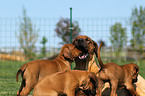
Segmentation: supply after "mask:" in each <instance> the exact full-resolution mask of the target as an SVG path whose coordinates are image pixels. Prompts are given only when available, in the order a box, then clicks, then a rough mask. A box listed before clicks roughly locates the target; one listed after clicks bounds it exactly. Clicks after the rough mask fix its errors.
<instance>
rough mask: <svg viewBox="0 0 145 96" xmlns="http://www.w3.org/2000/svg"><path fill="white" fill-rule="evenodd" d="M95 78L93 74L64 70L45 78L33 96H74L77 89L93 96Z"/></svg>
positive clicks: (95, 85)
mask: <svg viewBox="0 0 145 96" xmlns="http://www.w3.org/2000/svg"><path fill="white" fill-rule="evenodd" d="M96 87H97V77H96V74H95V73H92V72H87V71H79V70H66V71H62V72H57V73H54V74H51V75H47V76H45V77H44V78H43V79H42V80H40V81H39V82H38V83H37V84H36V86H35V88H34V91H33V96H58V95H60V94H61V95H62V94H65V95H67V96H76V94H75V91H77V90H78V89H79V88H81V89H82V90H86V91H89V92H90V95H88V96H95V94H96Z"/></svg>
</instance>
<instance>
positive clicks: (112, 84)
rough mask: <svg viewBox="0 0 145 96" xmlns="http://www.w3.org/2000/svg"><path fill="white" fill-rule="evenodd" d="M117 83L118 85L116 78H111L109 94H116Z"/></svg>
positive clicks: (115, 95)
mask: <svg viewBox="0 0 145 96" xmlns="http://www.w3.org/2000/svg"><path fill="white" fill-rule="evenodd" d="M117 85H118V80H113V81H111V82H110V86H111V94H110V96H117V94H116V90H117Z"/></svg>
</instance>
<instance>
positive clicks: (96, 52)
mask: <svg viewBox="0 0 145 96" xmlns="http://www.w3.org/2000/svg"><path fill="white" fill-rule="evenodd" d="M93 44H94V52H95V54H96V57H97V58H98V44H97V43H96V42H95V41H93Z"/></svg>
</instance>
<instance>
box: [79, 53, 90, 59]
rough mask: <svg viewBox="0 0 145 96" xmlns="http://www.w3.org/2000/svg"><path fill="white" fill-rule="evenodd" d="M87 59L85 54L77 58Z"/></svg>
mask: <svg viewBox="0 0 145 96" xmlns="http://www.w3.org/2000/svg"><path fill="white" fill-rule="evenodd" d="M87 57H88V53H87V54H81V56H79V59H86V58H87Z"/></svg>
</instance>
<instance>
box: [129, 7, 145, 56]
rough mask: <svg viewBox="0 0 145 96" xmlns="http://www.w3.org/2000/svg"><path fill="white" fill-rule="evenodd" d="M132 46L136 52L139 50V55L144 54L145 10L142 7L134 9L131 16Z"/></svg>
mask: <svg viewBox="0 0 145 96" xmlns="http://www.w3.org/2000/svg"><path fill="white" fill-rule="evenodd" d="M131 26H132V29H131V32H132V39H131V46H132V47H133V48H134V50H136V49H139V53H140V54H142V53H143V47H144V44H145V8H142V6H141V7H140V9H139V10H138V9H137V8H135V9H133V11H132V16H131Z"/></svg>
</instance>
